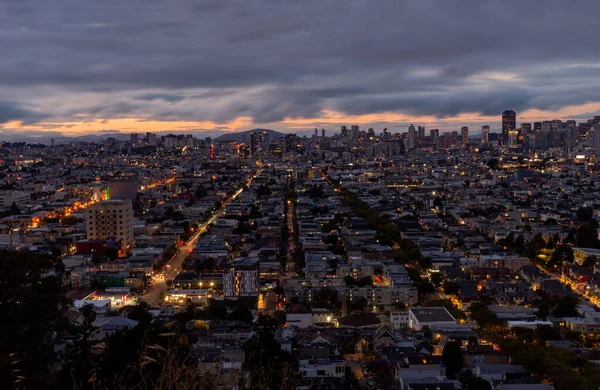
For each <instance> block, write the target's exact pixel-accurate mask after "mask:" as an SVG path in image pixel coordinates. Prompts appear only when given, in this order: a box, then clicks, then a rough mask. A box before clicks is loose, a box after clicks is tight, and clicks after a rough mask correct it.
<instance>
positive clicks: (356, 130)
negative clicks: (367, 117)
mask: <svg viewBox="0 0 600 390" xmlns="http://www.w3.org/2000/svg"><path fill="white" fill-rule="evenodd" d="M350 130H351V132H352V139H358V138H360V128H359V127H358V126H356V125H354V126H351V127H350Z"/></svg>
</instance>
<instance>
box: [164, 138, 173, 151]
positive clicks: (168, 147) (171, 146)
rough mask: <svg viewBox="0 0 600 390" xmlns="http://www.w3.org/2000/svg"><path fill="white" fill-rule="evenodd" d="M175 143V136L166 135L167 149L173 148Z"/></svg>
mask: <svg viewBox="0 0 600 390" xmlns="http://www.w3.org/2000/svg"><path fill="white" fill-rule="evenodd" d="M174 145H175V137H173V136H170V135H168V136H166V137H165V149H171V148H173V146H174Z"/></svg>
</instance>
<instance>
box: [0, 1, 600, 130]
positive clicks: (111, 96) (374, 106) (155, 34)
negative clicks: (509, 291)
mask: <svg viewBox="0 0 600 390" xmlns="http://www.w3.org/2000/svg"><path fill="white" fill-rule="evenodd" d="M543 4H544V5H546V4H545V3H543ZM316 5H317V3H313V4H311V2H301V3H300V2H268V1H262V0H254V1H251V2H247V3H242V2H207V3H205V4H203V5H202V6H191V5H189V4H187V3H184V2H175V3H169V5H168V6H167V5H160V4H151V5H148V4H145V3H144V4H141V3H140V4H138V3H135V2H133V3H128V4H120V6H119V7H118V8H115V7H113V6H112V5H111V4H110V2H108V3H106V2H103V3H102V4H100V3H99V4H95V5H93V6H91V7H86V8H85V9H80V8H79V7H77V3H75V2H73V1H72V0H62V1H61V2H60V3H58V4H57V3H53V4H51V5H49V4H46V3H44V2H33V3H30V4H27V5H22V4H15V5H5V6H3V8H4V11H5V12H2V15H3V16H0V20H1V21H2V25H3V28H2V30H1V32H0V37H2V38H3V40H4V41H5V42H4V45H3V46H4V48H5V50H6V54H5V56H4V61H3V63H2V65H1V66H0V85H1V87H0V91H1V92H2V94H3V96H4V97H3V99H2V100H1V101H0V137H2V138H6V137H14V136H18V135H21V134H22V135H24V136H41V137H47V138H50V137H52V136H60V135H66V136H77V135H83V134H86V135H87V134H102V133H103V132H122V133H131V132H146V131H152V132H164V133H168V132H173V133H196V134H198V135H199V136H215V135H218V134H222V133H224V132H229V131H243V130H248V129H252V128H270V129H274V130H277V131H282V132H300V133H301V132H310V131H312V129H313V128H319V129H321V128H325V129H327V130H328V131H329V132H331V131H336V130H338V129H339V126H341V125H359V126H361V128H369V127H373V128H375V129H376V130H381V129H383V128H388V129H390V131H391V132H402V131H406V128H407V126H408V124H410V123H414V124H415V125H417V124H419V125H424V126H426V127H427V128H439V129H440V131H441V132H445V131H455V130H460V128H461V127H462V126H468V127H469V128H471V129H476V128H480V127H481V126H482V125H490V126H491V130H492V131H493V132H495V131H498V130H499V129H500V128H501V118H500V115H501V113H502V112H503V111H504V110H511V109H513V110H515V111H517V113H518V117H517V125H518V124H520V123H521V122H535V121H542V120H548V119H555V118H560V119H564V120H567V119H574V120H577V121H581V120H585V119H587V118H589V117H592V116H594V115H597V114H598V113H600V96H598V93H597V90H598V88H597V87H598V86H597V85H596V84H595V83H596V82H595V81H594V80H596V79H598V78H597V77H595V76H596V75H597V74H598V72H599V71H600V66H599V65H598V64H599V59H598V58H597V56H596V55H594V54H590V53H594V52H597V51H595V50H593V49H595V47H593V46H596V45H597V44H596V43H590V42H589V39H587V37H588V36H589V31H593V27H594V26H595V23H596V21H595V20H594V18H593V15H596V14H597V11H598V10H599V8H600V6H599V5H596V4H595V3H589V2H588V3H585V2H584V3H579V4H575V5H573V4H564V5H563V4H560V3H557V4H554V5H553V6H552V7H547V6H543V7H542V6H541V5H542V3H541V2H540V3H539V5H540V7H537V6H536V4H535V2H533V3H532V2H528V3H527V4H521V3H519V2H515V3H513V4H510V5H507V4H506V2H499V1H487V2H485V3H484V4H483V5H482V7H480V8H478V9H477V10H474V9H472V7H469V6H468V5H467V4H464V5H462V4H458V5H457V4H447V3H445V2H439V1H432V2H426V3H423V4H418V5H415V4H411V5H410V6H407V5H400V4H397V3H396V2H393V1H385V2H380V3H379V4H378V7H372V6H370V5H369V4H367V3H365V2H362V1H358V0H357V1H350V2H348V4H347V7H345V8H344V9H340V8H339V7H338V5H337V4H334V3H325V4H322V3H321V2H318V5H319V6H318V7H316ZM316 10H318V12H316ZM569 17H573V18H575V17H576V18H577V19H576V23H569V20H570V19H568V18H569ZM523 20H529V21H531V22H530V23H522V21H523ZM457 21H459V22H464V23H462V24H461V25H462V27H461V28H457V27H456V23H457ZM556 25H561V29H559V30H560V31H558V30H557V29H555V28H554V26H556ZM423 26H427V28H421V27H423Z"/></svg>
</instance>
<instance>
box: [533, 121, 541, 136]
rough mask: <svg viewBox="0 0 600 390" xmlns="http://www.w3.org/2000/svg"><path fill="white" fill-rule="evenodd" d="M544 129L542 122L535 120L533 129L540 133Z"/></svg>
mask: <svg viewBox="0 0 600 390" xmlns="http://www.w3.org/2000/svg"><path fill="white" fill-rule="evenodd" d="M541 130H542V122H533V131H534V132H536V133H539V132H540V131H541Z"/></svg>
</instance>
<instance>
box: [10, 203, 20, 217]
mask: <svg viewBox="0 0 600 390" xmlns="http://www.w3.org/2000/svg"><path fill="white" fill-rule="evenodd" d="M19 214H21V209H20V208H19V206H17V204H16V203H15V202H12V204H11V205H10V215H19Z"/></svg>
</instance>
